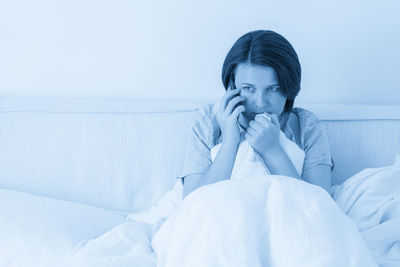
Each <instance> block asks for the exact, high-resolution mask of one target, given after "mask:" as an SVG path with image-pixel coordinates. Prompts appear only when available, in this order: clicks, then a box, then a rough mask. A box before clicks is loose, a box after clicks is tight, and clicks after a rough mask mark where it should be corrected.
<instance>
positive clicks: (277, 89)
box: [267, 85, 279, 92]
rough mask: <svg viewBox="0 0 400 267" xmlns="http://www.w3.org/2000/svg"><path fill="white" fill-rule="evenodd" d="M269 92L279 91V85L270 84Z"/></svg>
mask: <svg viewBox="0 0 400 267" xmlns="http://www.w3.org/2000/svg"><path fill="white" fill-rule="evenodd" d="M267 91H268V92H278V91H279V86H278V85H275V86H270V87H268V88H267Z"/></svg>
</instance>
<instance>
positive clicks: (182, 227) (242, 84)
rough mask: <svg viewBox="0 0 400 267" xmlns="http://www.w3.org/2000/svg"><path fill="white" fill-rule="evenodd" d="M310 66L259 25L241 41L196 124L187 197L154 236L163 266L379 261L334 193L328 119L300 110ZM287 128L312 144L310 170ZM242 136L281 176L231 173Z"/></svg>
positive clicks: (307, 146)
mask: <svg viewBox="0 0 400 267" xmlns="http://www.w3.org/2000/svg"><path fill="white" fill-rule="evenodd" d="M300 74H301V70H300V64H299V60H298V57H297V55H296V52H295V51H294V49H293V47H292V46H291V45H290V43H289V42H288V41H287V40H286V39H285V38H284V37H282V36H281V35H279V34H278V33H275V32H273V31H264V30H259V31H253V32H249V33H247V34H245V35H243V36H242V37H240V38H239V39H238V40H237V41H236V43H235V44H234V45H233V47H232V48H231V50H230V51H229V53H228V55H227V57H226V59H225V62H224V65H223V69H222V81H223V84H224V87H225V88H226V90H227V92H226V94H225V95H224V96H223V97H222V99H221V100H220V101H219V102H218V104H217V105H215V106H213V107H211V106H206V107H204V108H202V109H200V110H199V113H198V114H197V116H196V118H195V120H194V123H193V127H192V129H193V133H192V136H191V138H190V140H189V143H188V145H187V149H186V156H185V160H184V169H183V173H182V175H181V177H182V178H183V197H184V200H183V201H182V203H181V205H180V206H179V207H178V209H177V210H176V211H175V212H174V213H172V215H171V216H169V217H168V219H167V220H166V221H165V222H164V223H163V224H162V225H161V227H160V228H159V229H158V231H157V232H156V233H155V235H154V236H153V239H152V247H153V249H154V251H155V252H156V254H157V262H158V264H157V266H174V267H179V266H182V267H184V266H190V267H194V266H210V267H211V266H230V267H232V266H252V267H255V266H282V267H290V266H296V267H298V266H307V267H310V266H315V267H317V266H318V267H321V266H324V267H328V266H332V267H336V266H346V267H349V266H360V267H361V266H363V267H365V266H376V264H375V262H374V260H373V259H372V258H371V257H370V255H369V252H368V249H367V247H366V245H365V243H364V242H363V240H362V237H361V236H360V234H359V232H358V230H357V228H356V227H355V226H354V225H353V224H352V222H351V221H350V219H348V218H347V217H346V216H345V215H344V214H343V212H342V211H341V210H340V209H339V208H338V207H337V206H336V204H335V202H334V201H333V200H332V199H331V197H330V195H329V194H328V193H327V191H328V192H329V190H330V186H331V168H332V167H333V163H332V160H331V156H330V151H329V145H328V140H327V135H326V133H325V131H324V129H323V127H322V125H321V122H320V121H319V120H318V118H317V117H316V116H315V115H314V114H312V113H311V112H309V111H307V110H304V109H300V108H293V103H294V99H295V97H296V95H297V94H298V92H299V90H300V76H301V75H300ZM258 114H267V116H264V117H263V116H257V117H256V115H258ZM267 117H269V118H270V119H268V118H267ZM281 131H282V132H283V133H284V134H285V136H286V137H287V138H288V139H290V140H291V141H292V142H294V143H296V144H297V146H298V148H301V149H302V150H303V151H304V152H305V153H304V154H303V155H304V164H303V169H302V171H301V172H300V173H301V174H300V173H299V172H297V171H296V168H295V167H294V164H293V162H292V161H291V160H290V159H289V157H288V154H287V153H286V152H285V150H284V149H283V148H282V146H281V143H280V141H279V135H280V132H281ZM242 141H247V142H248V144H250V146H251V147H252V148H253V149H254V152H255V153H257V155H258V156H260V158H261V159H262V163H260V164H264V166H266V167H267V168H268V169H269V171H270V173H271V174H272V175H261V176H256V177H244V179H239V180H236V179H235V180H233V179H230V178H231V174H232V170H233V169H234V164H235V158H236V155H237V152H238V147H239V145H240V143H241V142H242ZM219 143H221V146H220V148H219V150H218V152H217V154H216V156H215V157H214V158H213V159H212V158H211V153H210V151H211V150H212V148H213V147H214V146H216V145H217V144H219ZM205 185H207V186H205ZM322 188H323V189H325V190H323V189H322Z"/></svg>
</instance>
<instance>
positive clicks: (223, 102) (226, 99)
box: [220, 88, 239, 110]
mask: <svg viewBox="0 0 400 267" xmlns="http://www.w3.org/2000/svg"><path fill="white" fill-rule="evenodd" d="M237 93H239V89H238V88H236V89H231V90H228V91H226V93H225V95H224V96H223V97H222V99H221V105H220V109H221V110H225V109H226V105H227V104H228V102H229V100H231V98H232V97H234V96H235V95H236V94H237Z"/></svg>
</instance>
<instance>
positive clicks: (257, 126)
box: [245, 113, 281, 156]
mask: <svg viewBox="0 0 400 267" xmlns="http://www.w3.org/2000/svg"><path fill="white" fill-rule="evenodd" d="M267 116H269V117H270V118H271V120H269V119H268V118H265V117H263V116H256V118H255V119H254V120H252V121H250V122H249V126H248V128H247V133H246V135H245V138H246V140H247V141H248V142H249V144H250V145H251V146H252V147H253V149H254V150H255V151H256V152H257V153H258V154H260V155H261V156H262V155H264V154H265V153H268V152H272V151H276V149H280V148H281V145H280V143H279V133H280V124H279V120H278V117H277V116H276V115H275V114H270V113H268V114H267Z"/></svg>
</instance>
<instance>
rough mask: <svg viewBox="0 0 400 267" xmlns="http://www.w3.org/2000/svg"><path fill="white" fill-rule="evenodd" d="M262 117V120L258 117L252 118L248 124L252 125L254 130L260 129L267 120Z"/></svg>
mask: <svg viewBox="0 0 400 267" xmlns="http://www.w3.org/2000/svg"><path fill="white" fill-rule="evenodd" d="M263 119H264V120H262V121H261V122H260V121H259V120H258V119H257V120H252V121H250V122H249V126H250V127H252V128H253V129H255V130H262V129H263V128H265V126H266V125H267V122H266V121H265V118H263Z"/></svg>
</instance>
